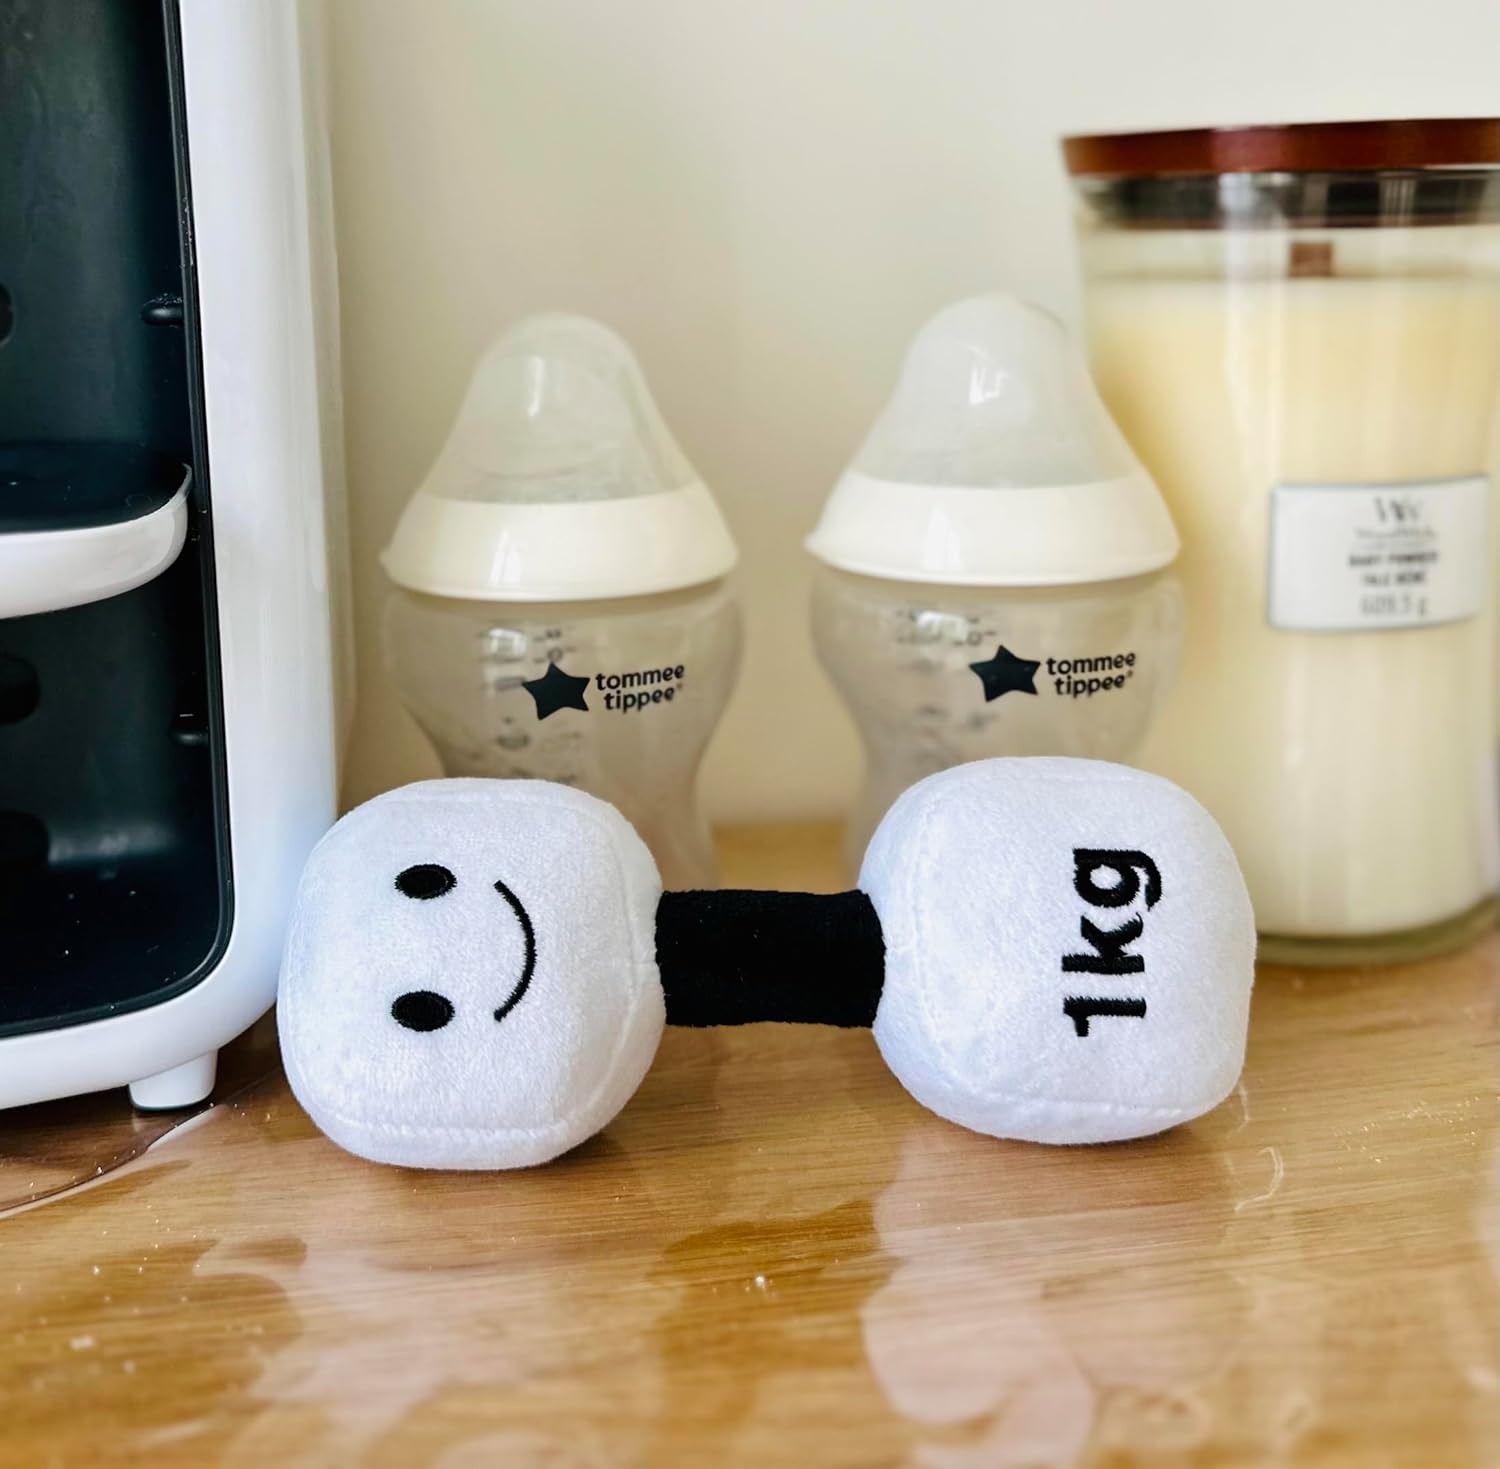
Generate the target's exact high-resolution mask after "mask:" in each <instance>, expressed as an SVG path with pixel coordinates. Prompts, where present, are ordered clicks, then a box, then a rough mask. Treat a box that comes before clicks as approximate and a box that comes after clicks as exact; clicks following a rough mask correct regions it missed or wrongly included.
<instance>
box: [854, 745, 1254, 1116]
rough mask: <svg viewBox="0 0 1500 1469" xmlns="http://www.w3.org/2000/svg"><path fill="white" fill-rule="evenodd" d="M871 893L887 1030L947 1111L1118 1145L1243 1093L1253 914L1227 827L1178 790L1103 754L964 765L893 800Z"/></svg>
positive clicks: (938, 1107)
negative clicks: (881, 943)
mask: <svg viewBox="0 0 1500 1469" xmlns="http://www.w3.org/2000/svg"><path fill="white" fill-rule="evenodd" d="M860 886H861V888H863V889H864V891H865V892H866V893H868V894H869V896H870V898H871V900H872V902H873V903H874V905H875V909H876V911H877V912H878V913H879V915H880V922H881V927H882V929H883V931H884V935H885V945H886V972H885V984H884V988H883V990H882V993H881V999H880V1007H879V1010H878V1011H877V1013H876V1017H875V1039H876V1042H877V1043H878V1044H879V1046H880V1050H881V1054H882V1055H883V1056H884V1057H885V1059H886V1062H887V1064H889V1066H890V1068H891V1070H892V1071H894V1072H895V1073H896V1075H897V1077H898V1078H899V1079H900V1080H901V1082H902V1084H903V1085H904V1086H905V1087H906V1088H907V1090H908V1091H910V1092H911V1094H912V1095H913V1096H914V1097H915V1098H916V1099H917V1100H918V1101H919V1102H921V1103H922V1104H923V1105H924V1106H926V1107H929V1108H930V1109H931V1110H932V1111H934V1112H936V1113H938V1114H939V1115H940V1116H943V1117H946V1118H948V1119H949V1120H950V1121H953V1122H957V1123H959V1124H960V1125H961V1126H964V1127H968V1128H972V1129H973V1130H974V1131H976V1132H983V1133H989V1134H991V1135H993V1136H995V1137H1005V1138H1020V1139H1025V1140H1029V1141H1033V1142H1044V1143H1099V1142H1111V1141H1114V1140H1117V1139H1121V1138H1131V1137H1142V1136H1145V1135H1146V1134H1149V1133H1154V1132H1161V1131H1163V1130H1164V1129H1166V1128H1169V1127H1172V1126H1175V1125H1176V1124H1177V1123H1180V1122H1186V1121H1188V1120H1189V1119H1191V1118H1194V1117H1197V1116H1200V1115H1201V1114H1202V1113H1204V1112H1207V1111H1209V1110H1210V1109H1211V1108H1213V1107H1214V1106H1216V1105H1217V1104H1218V1103H1219V1102H1220V1101H1222V1100H1223V1099H1224V1097H1226V1096H1227V1095H1228V1094H1229V1093H1230V1092H1231V1091H1232V1090H1233V1089H1234V1086H1235V1083H1236V1081H1237V1080H1238V1078H1239V1074H1240V1069H1241V1067H1242V1066H1243V1064H1244V1056H1245V1036H1246V1031H1247V1028H1248V1024H1249V1008H1250V988H1251V984H1252V981H1253V978H1254V965H1255V922H1254V917H1253V915H1252V913H1251V909H1250V900H1249V896H1248V894H1247V893H1246V891H1245V883H1244V879H1243V878H1242V877H1241V876H1240V870H1239V866H1238V864H1237V863H1236V861H1235V858H1234V853H1233V852H1232V851H1231V850H1230V847H1229V843H1228V842H1227V841H1226V840H1225V838H1224V834H1223V833H1222V832H1221V831H1220V830H1219V828H1218V826H1217V825H1216V824H1215V823H1214V821H1213V819H1212V818H1211V817H1210V816H1209V815H1208V813H1207V812H1206V811H1205V810H1204V809H1203V808H1202V807H1201V806H1200V805H1198V803H1197V802H1196V801H1194V800H1193V799H1192V797H1190V796H1189V795H1187V793H1186V792H1184V791H1182V790H1179V789H1178V788H1177V787H1176V786H1174V785H1172V784H1171V783H1170V782H1168V781H1165V780H1162V779H1160V778H1159V777H1157V776H1153V775H1147V774H1145V773H1144V772H1142V771H1138V770H1131V769H1127V768H1126V767H1124V766H1120V765H1107V764H1104V763H1102V762H1099V761H1092V760H1067V759H1015V760H985V761H979V762H976V763H974V764H971V765H960V766H957V767H955V768H954V769H952V770H947V771H944V772H942V773H941V774H939V775H934V776H932V777H930V778H929V779H927V780H924V781H922V782H921V783H920V784H918V785H916V786H913V787H912V788H911V789H910V790H909V791H907V792H906V794H905V795H903V796H902V797H901V799H900V800H899V801H897V802H896V804H895V805H894V806H893V807H892V808H891V810H890V812H889V813H888V814H887V816H886V818H885V820H884V821H883V822H882V823H881V825H880V827H879V829H878V830H877V831H876V833H875V836H874V838H873V839H872V840H871V843H870V847H869V850H868V852H867V853H866V855H865V861H864V867H863V870H862V871H861V873H860Z"/></svg>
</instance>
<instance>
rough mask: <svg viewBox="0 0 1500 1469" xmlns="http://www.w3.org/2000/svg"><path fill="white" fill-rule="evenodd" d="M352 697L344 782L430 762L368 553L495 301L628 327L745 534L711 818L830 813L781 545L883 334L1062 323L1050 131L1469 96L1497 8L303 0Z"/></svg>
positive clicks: (843, 772)
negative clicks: (972, 321)
mask: <svg viewBox="0 0 1500 1469" xmlns="http://www.w3.org/2000/svg"><path fill="white" fill-rule="evenodd" d="M327 4H328V8H329V16H328V18H329V21H330V33H329V37H328V40H329V43H330V52H331V64H332V76H331V81H332V94H331V103H332V130H333V166H334V192H335V199H336V204H337V229H338V246H339V262H340V264H339V270H340V288H341V294H342V311H343V345H344V386H345V395H346V398H345V404H346V406H345V418H346V430H347V459H348V474H349V487H350V506H351V516H352V535H353V553H354V558H355V559H354V576H355V595H356V629H357V634H358V641H359V660H360V661H359V675H360V682H359V687H360V703H359V713H358V721H357V725H356V733H355V740H354V746H353V750H352V753H351V766H350V778H349V782H348V787H347V791H346V794H347V796H348V797H349V798H350V799H351V800H359V799H362V798H364V797H365V796H368V795H370V794H372V793H373V792H375V791H377V790H380V789H383V788H384V787H386V786H388V785H392V784H396V783H398V782H400V781H403V780H409V779H414V778H417V777H419V776H423V775H428V774H435V773H437V769H436V763H435V761H434V760H433V758H432V756H431V754H430V752H429V751H428V749H427V746H426V744H425V741H424V740H423V739H422V737H421V735H420V734H419V732H418V731H417V730H416V728H415V726H414V725H413V724H412V723H411V722H410V720H409V719H408V718H407V717H406V715H405V714H404V712H403V711H402V710H401V709H400V707H399V706H398V705H397V704H396V702H395V700H394V698H393V696H392V693H391V690H390V688H389V685H388V683H387V681H386V679H385V677H384V674H383V672H382V671H381V668H380V660H379V644H378V614H379V607H380V602H381V599H382V597H383V594H384V586H383V582H382V578H381V573H380V571H379V568H378V566H377V564H376V560H375V556H376V552H377V551H378V550H379V548H380V547H381V546H383V545H384V544H385V541H386V538H387V536H388V535H389V532H390V529H391V526H392V524H393V523H394V520H395V517H396V515H397V514H398V512H399V510H400V507H401V505H402V503H403V501H404V499H405V497H406V495H407V494H408V493H409V492H410V490H411V488H412V486H413V485H414V484H415V483H416V481H417V480H418V479H419V478H420V477H421V476H422V474H423V472H424V471H425V470H426V468H427V465H428V463H429V461H430V459H431V457H432V455H433V454H434V452H435V450H436V448H437V446H438V444H439V442H440V441H441V438H442V436H443V434H444V433H445V432H446V429H447V426H448V423H449V419H450V416H451V413H452V411H453V409H454V407H455V406H456V402H457V398H458V395H459V393H460V391H461V389H462V387H463V385H464V382H465V380H466V377H467V374H468V370H469V367H470V365H471V363H472V361H473V359H474V357H475V356H476V355H477V354H478V353H479V351H480V350H481V348H482V347H483V346H484V344H485V342H486V341H487V340H488V338H489V337H490V336H491V335H492V334H493V333H494V332H495V331H496V330H498V329H499V328H500V327H501V326H503V325H504V324H505V323H507V322H508V321H510V320H511V319H513V318H514V317H516V316H518V315H520V314H522V313H525V312H529V311H534V310H538V309H542V308H547V307H566V308H569V309H572V310H577V311H583V312H587V313H590V314H593V315H597V316H599V317H601V318H603V319H604V320H605V321H607V322H609V323H610V324H611V325H613V326H614V327H616V328H617V329H618V330H619V331H621V332H623V333H624V334H625V335H626V337H628V338H629V339H630V341H631V342H632V343H633V344H634V346H635V347H636V350H637V351H638V352H639V354H640V356H641V359H642V361H643V363H644V365H645V369H646V372H647V375H648V377H649V378H650V381H651V384H652V387H653V389H654V391H655V393H656V395H657V398H658V401H659V402H660V404H661V406H662V409H663V411H664V412H665V414H666V416H667V418H668V420H669V421H670V422H671V423H672V425H673V427H674V429H675V431H676V433H677V436H678V438H679V439H680V440H681V442H682V444H683V446H684V448H685V449H686V450H687V452H688V454H689V455H690V456H691V457H692V459H693V460H694V462H695V463H696V464H697V466H698V468H699V470H700V471H701V473H702V474H703V476H704V478H705V479H706V480H707V481H708V482H709V484H711V485H712V486H713V487H714V489H715V490H716V491H717V492H718V494H719V496H720V497H721V499H722V502H723V504H724V507H725V510H726V513H727V514H728V516H729V518H730V520H731V522H732V524H733V527H734V530H735V533H736V535H737V536H738V538H739V541H740V545H741V548H742V552H743V565H742V571H741V579H742V587H743V590H744V594H745V598H746V602H747V607H748V630H749V647H748V656H747V661H746V664H745V669H744V673H743V677H742V679H741V683H740V688H739V692H738V694H737V696H736V698H735V700H734V702H733V704H732V705H731V707H730V710H729V713H728V715H727V717H726V719H725V722H724V725H723V727H722V728H721V730H720V732H719V736H718V738H717V740H716V741H715V743H714V746H713V748H712V750H711V751H710V754H709V758H708V761H707V765H706V767H705V773H704V792H705V796H706V799H707V800H708V802H709V805H710V809H711V811H712V812H713V813H714V814H715V815H716V816H718V817H728V818H747V817H748V818H768V817H774V816H780V815H802V814H811V813H826V812H833V811H835V810H837V809H838V808H840V807H841V806H842V805H843V803H844V802H845V801H846V800H847V798H848V795H849V792H850V790H851V789H852V785H853V781H854V779H855V776H856V772H857V765H858V757H857V752H856V744H855V740H854V736H853V732H852V730H851V728H850V726H849V724H848V722H847V720H846V719H845V717H844V716H843V714H842V712H841V710H840V708H839V707H838V705H837V704H836V703H835V701H834V698H833V695H832V693H831V692H830V690H829V689H828V687H827V685H826V683H825V681H824V679H823V677H822V675H821V673H820V671H819V670H818V668H817V666H816V664H815V663H814V661H813V657H812V653H811V649H810V647H809V642H808V636H807V630H806V614H805V602H806V590H807V580H808V563H807V559H806V557H805V556H804V554H803V553H802V551H801V549H800V542H801V539H802V537H803V535H804V534H805V533H806V531H807V530H808V528H809V527H810V525H811V524H812V521H813V519H814V518H815V516H816V514H817V509H818V506H819V503H820V501H821V499H822V496H823V495H824V493H825V492H826V490H827V489H828V487H829V485H830V484H831V483H832V481H833V479H834V477H835V476H836V475H837V473H838V471H839V468H840V467H841V465H842V463H843V462H844V460H845V459H846V457H847V456H848V455H849V454H850V452H851V451H852V450H853V449H854V447H855V446H856V444H857V443H858V441H859V439H860V437H861V435H862V433H863V431H864V428H865V426H866V425H867V423H868V421H869V419H870V417H871V415H872V414H873V413H874V412H875V411H876V409H877V408H878V406H879V404H880V402H881V400H882V398H883V396H884V395H885V393H886V391H887V389H888V387H889V385H890V383H891V380H892V374H893V372H894V370H895V366H896V363H897V359H898V357H899V354H900V353H901V351H902V349H903V346H904V344H905V342H906V340H907V338H908V337H909V336H910V334H911V333H912V331H913V330H914V329H915V328H916V327H917V325H918V324H919V323H920V322H921V321H922V319H923V318H924V317H925V316H926V315H927V314H928V313H930V312H931V311H933V310H934V309H935V308H937V307H938V306H940V305H942V304H943V303H944V302H946V301H949V300H951V299H954V298H956V297H959V296H962V295H964V294H967V293H969V292H973V291H977V290H982V289H986V288H990V287H994V286H1005V287H1008V288H1010V289H1012V290H1015V291H1018V292H1020V293H1021V294H1023V295H1026V296H1030V297H1032V298H1034V299H1036V300H1038V301H1040V302H1042V303H1043V304H1045V305H1048V306H1050V307H1052V308H1053V309H1054V310H1057V311H1060V312H1061V313H1062V314H1063V315H1064V316H1066V317H1068V318H1069V319H1073V317H1074V315H1075V311H1076V292H1075V286H1074V279H1073V271H1074V258H1073V253H1072V247H1071V239H1070V233H1069V222H1068V197H1067V191H1066V188H1065V184H1064V180H1063V176H1062V173H1061V169H1060V165H1059V163H1058V158H1057V150H1056V146H1055V139H1056V138H1057V136H1058V135H1059V134H1060V133H1063V132H1067V131H1079V130H1091V129H1101V130H1102V129H1110V128H1115V129H1119V128H1129V127H1154V126H1173V125H1191V124H1201V123H1215V122H1218V123H1228V122H1252V121H1285V120H1294V119H1320V118H1333V117H1345V116H1347V117H1363V116H1378V115H1403V114H1404V115H1412V114H1422V113H1438V114H1442V113H1466V112H1496V111H1500V62H1497V58H1500V0H1426V3H1423V4H1420V5H1418V4H1415V3H1411V0H1260V3H1258V4H1256V5H1254V6H1249V5H1244V4H1226V3H1219V0H1129V3H1127V0H1031V3H1027V4H1021V3H1017V0H612V3H611V0H420V3H419V0H327Z"/></svg>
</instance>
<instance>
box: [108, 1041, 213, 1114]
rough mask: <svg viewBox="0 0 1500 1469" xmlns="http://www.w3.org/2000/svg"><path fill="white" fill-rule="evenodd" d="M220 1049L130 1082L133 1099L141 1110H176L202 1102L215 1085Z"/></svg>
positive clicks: (131, 1099) (133, 1102)
mask: <svg viewBox="0 0 1500 1469" xmlns="http://www.w3.org/2000/svg"><path fill="white" fill-rule="evenodd" d="M218 1069H219V1053H218V1052H217V1051H210V1052H208V1054H207V1055H204V1056H194V1057H193V1059H192V1060H191V1061H184V1062H183V1063H182V1065H181V1066H173V1067H172V1068H171V1069H170V1070H168V1071H159V1072H157V1074H156V1075H155V1076H147V1077H143V1078H142V1079H141V1080H140V1081H133V1082H131V1083H130V1102H131V1105H132V1106H133V1107H135V1108H136V1109H137V1110H138V1111H141V1112H174V1111H176V1110H177V1109H178V1108H180V1107H191V1106H193V1105H195V1104H196V1103H198V1102H201V1101H202V1100H203V1099H204V1098H205V1097H206V1096H208V1094H209V1093H210V1092H211V1091H212V1090H213V1089H214V1077H215V1075H216V1074H217V1072H218Z"/></svg>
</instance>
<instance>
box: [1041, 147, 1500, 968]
mask: <svg viewBox="0 0 1500 1469" xmlns="http://www.w3.org/2000/svg"><path fill="white" fill-rule="evenodd" d="M1065 147H1066V155H1067V160H1068V165H1069V168H1070V171H1071V172H1072V174H1073V176H1074V182H1075V187H1076V190H1077V195H1078V200H1079V204H1080V234H1081V248H1082V260H1083V268H1084V277H1085V302H1086V314H1087V321H1088V333H1089V340H1090V349H1091V356H1092V363H1093V369H1094V374H1095V378H1096V380H1097V382H1098V385H1099V389H1100V391H1101V393H1102V394H1103V396H1104V399H1105V401H1106V402H1107V403H1108V405H1109V407H1110V409H1111V411H1112V412H1113V414H1114V417H1115V419H1116V421H1117V422H1118V423H1119V424H1120V426H1121V428H1122V429H1123V430H1124V431H1125V433H1126V436H1127V437H1128V438H1129V439H1130V440H1131V442H1132V444H1133V445H1134V447H1135V449H1136V451H1137V452H1138V453H1139V454H1140V456H1141V458H1142V460H1143V461H1144V463H1145V464H1146V466H1147V468H1148V469H1149V470H1150V471H1151V472H1152V473H1153V474H1154V475H1155V477H1156V479H1157V481H1158V483H1159V484H1160V486H1161V488H1162V491H1163V493H1164V494H1165V495H1166V497H1167V501H1168V504H1169V505H1170V507H1171V509H1172V513H1173V516H1174V519H1175V520H1176V523H1177V526H1178V529H1179V532H1180V534H1181V537H1182V542H1183V550H1182V556H1181V560H1180V563H1179V570H1180V574H1181V577H1182V581H1183V585H1184V589H1185V594H1186V598H1187V617H1186V629H1187V631H1186V645H1185V649H1184V656H1183V665H1182V672H1181V676H1180V678H1179V680H1178V682H1177V684H1176V686H1175V688H1174V690H1173V692H1172V694H1171V695H1170V696H1169V697H1168V699H1167V701H1166V703H1165V706H1164V707H1163V709H1162V711H1161V714H1160V717H1159V718H1158V719H1157V720H1156V721H1155V723H1154V724H1153V727H1152V730H1151V732H1150V734H1149V735H1148V737H1147V741H1146V745H1145V748H1144V750H1143V753H1142V763H1143V764H1146V765H1147V766H1149V767H1151V768H1154V769H1157V770H1159V771H1160V772H1161V773H1163V774H1165V775H1167V776H1169V777H1170V778H1172V779H1173V780H1176V781H1178V782H1180V783H1181V784H1182V785H1184V786H1186V787H1187V788H1188V789H1189V790H1190V791H1192V792H1193V793H1194V794H1195V795H1196V796H1197V797H1198V798H1199V799H1200V800H1202V801H1203V802H1204V803H1205V804H1206V805H1207V806H1208V807H1209V809H1210V810H1211V811H1212V812H1213V813H1214V815H1215V816H1216V817H1217V818H1218V820H1219V821H1220V823H1221V824H1222V825H1223V827H1224V829H1225V831H1226V832H1227V833H1228V835H1229V837H1230V840H1231V841H1232V842H1233V844H1234V847H1235V850H1236V852H1237V853H1238V856H1239V860H1240V863H1241V865H1242V867H1243V868H1244V872H1245V876H1246V879H1247V880H1248V882H1249V886H1250V890H1251V894H1252V897H1253V899H1254V902H1255V908H1256V913H1257V918H1258V922H1259V925H1260V928H1261V931H1262V935H1263V940H1262V953H1263V955H1264V956H1266V957H1269V958H1272V959H1284V960H1295V961H1299V962H1304V963H1305V962H1319V961H1324V962H1344V961H1355V960H1360V959H1365V958H1383V957H1397V956H1415V955H1416V954H1418V953H1422V952H1436V951H1439V950H1441V949H1443V948H1445V947H1448V946H1451V945H1453V944H1456V943H1457V942H1460V941H1461V940H1462V939H1463V937H1464V936H1465V935H1467V934H1468V933H1470V932H1473V931H1474V930H1475V928H1476V926H1477V925H1479V924H1481V923H1482V922H1484V921H1486V920H1487V918H1488V916H1489V915H1490V914H1491V913H1492V904H1493V894H1494V892H1495V889H1496V886H1497V877H1500V841H1497V832H1496V819H1497V815H1496V813H1497V804H1496V789H1495V775H1496V729H1495V705H1494V682H1495V677H1496V642H1495V615H1494V601H1493V594H1492V588H1491V581H1492V573H1493V564H1494V544H1493V541H1492V539H1491V536H1492V531H1491V525H1492V521H1493V515H1492V500H1493V490H1492V486H1491V483H1490V480H1489V478H1488V473H1487V472H1488V469H1489V456H1490V450H1491V445H1492V443H1493V440H1492V431H1493V426H1494V410H1495V403H1496V393H1497V374H1500V168H1497V165H1500V122H1497V121H1495V120H1487V121H1486V120H1470V121H1446V122H1430V123H1424V122H1403V123H1365V124H1331V125H1309V126H1300V127H1286V128H1250V129H1230V130H1215V131H1195V132H1184V133H1155V134H1134V135H1128V136H1117V137H1093V138H1074V139H1070V140H1068V142H1067V144H1066V145H1065Z"/></svg>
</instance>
